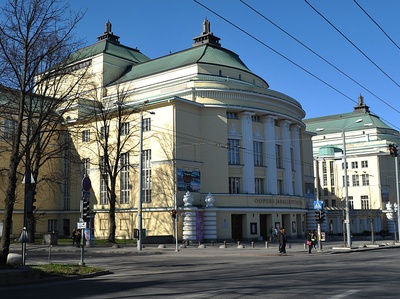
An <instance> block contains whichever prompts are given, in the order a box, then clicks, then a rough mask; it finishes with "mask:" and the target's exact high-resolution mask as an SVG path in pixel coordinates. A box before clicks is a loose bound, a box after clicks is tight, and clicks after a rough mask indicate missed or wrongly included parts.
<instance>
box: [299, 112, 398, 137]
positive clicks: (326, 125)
mask: <svg viewBox="0 0 400 299" xmlns="http://www.w3.org/2000/svg"><path fill="white" fill-rule="evenodd" d="M359 120H362V121H359ZM303 122H304V123H305V124H306V130H307V131H308V132H313V133H316V134H329V133H335V132H341V131H342V130H345V131H355V130H363V129H366V128H380V129H388V130H393V128H391V127H389V126H388V125H387V124H385V123H384V122H383V121H382V120H381V119H380V118H379V117H378V116H376V115H374V114H370V113H359V112H352V113H344V114H335V115H330V116H323V117H317V118H309V119H304V120H303Z"/></svg>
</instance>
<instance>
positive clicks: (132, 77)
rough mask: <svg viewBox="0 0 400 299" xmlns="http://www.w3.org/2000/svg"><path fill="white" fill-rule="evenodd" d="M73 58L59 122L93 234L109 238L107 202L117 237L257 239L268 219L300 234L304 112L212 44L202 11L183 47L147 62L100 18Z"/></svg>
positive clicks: (305, 185) (304, 195)
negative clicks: (78, 165)
mask: <svg viewBox="0 0 400 299" xmlns="http://www.w3.org/2000/svg"><path fill="white" fill-rule="evenodd" d="M74 59H76V60H77V61H79V64H80V65H85V66H89V69H90V74H91V84H87V85H86V86H84V89H85V92H82V97H81V99H80V100H79V101H77V102H76V103H75V104H74V105H72V106H71V107H70V109H69V111H68V113H66V114H65V120H66V125H67V126H68V129H69V130H70V131H71V132H74V136H76V137H75V138H74V147H75V149H76V151H77V153H78V155H79V157H80V159H81V160H82V161H83V164H84V165H83V166H84V167H83V171H82V173H81V174H82V175H87V176H89V177H90V179H91V183H92V189H91V193H90V205H91V210H92V212H93V213H92V219H93V221H92V229H93V231H94V235H95V237H96V238H107V236H108V235H109V231H110V221H109V220H110V219H109V217H110V200H114V201H115V209H114V208H112V209H113V210H114V211H115V223H116V226H115V228H116V230H115V236H116V238H118V239H122V238H126V239H130V238H136V237H138V233H137V232H138V229H139V230H140V231H142V234H141V236H143V242H153V241H154V242H155V241H157V242H159V241H161V240H163V241H166V240H167V239H170V240H172V238H177V239H178V240H183V241H189V242H190V241H193V242H206V241H248V240H268V239H269V238H270V237H271V231H272V230H273V229H274V228H275V227H280V228H282V227H283V228H285V230H286V233H287V235H288V236H289V237H292V238H296V237H298V236H304V234H305V230H306V227H307V223H306V220H307V218H306V214H307V200H308V199H310V200H312V199H313V198H314V195H313V193H314V176H313V158H312V144H311V135H312V134H310V133H307V132H306V131H305V125H304V124H303V122H302V120H303V118H304V116H305V112H304V110H303V109H302V107H301V105H300V103H299V102H297V101H296V100H295V99H293V98H291V97H290V96H287V95H285V94H282V93H280V92H278V91H274V90H271V89H270V88H269V85H268V83H267V82H266V81H265V80H264V79H263V78H261V77H259V76H258V75H256V74H254V73H253V72H252V71H251V70H250V69H249V68H248V67H247V66H246V65H245V63H244V62H243V61H242V60H241V59H240V58H239V56H238V55H237V54H235V53H234V52H232V51H231V50H228V49H225V48H223V47H222V45H221V43H220V39H219V38H218V37H217V36H215V35H214V34H213V33H212V32H211V30H210V22H209V21H208V20H205V21H204V22H203V26H202V32H201V34H200V36H198V37H195V38H194V42H193V45H192V47H190V48H188V49H186V50H183V51H180V52H177V53H171V54H169V55H167V56H163V57H159V58H155V59H150V58H148V57H147V56H145V55H144V54H142V53H141V52H140V51H139V50H137V49H132V48H129V47H125V46H123V45H121V44H120V42H119V37H118V36H116V35H114V34H113V33H112V31H111V24H110V23H107V24H106V31H105V32H104V34H103V35H101V36H99V38H98V42H97V43H96V44H94V45H92V46H89V47H87V48H85V49H82V50H81V51H79V52H78V53H76V56H75V58H74ZM108 161H111V162H112V163H110V164H109V165H114V166H116V168H115V170H116V172H115V173H114V174H117V176H116V177H115V178H116V179H113V176H112V175H111V176H110V174H109V173H107V169H108V167H109V165H108V166H107V162H108ZM112 185H114V186H115V190H116V192H115V195H116V196H115V198H110V194H111V193H110V186H112ZM71 188H73V186H71ZM139 198H140V199H141V200H140V201H139V200H138V199H139ZM135 232H136V233H135Z"/></svg>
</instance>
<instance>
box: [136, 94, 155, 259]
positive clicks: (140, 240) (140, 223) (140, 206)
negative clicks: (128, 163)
mask: <svg viewBox="0 0 400 299" xmlns="http://www.w3.org/2000/svg"><path fill="white" fill-rule="evenodd" d="M148 102H149V101H148V100H146V101H144V102H143V105H142V108H141V109H140V134H139V185H138V188H139V192H138V193H139V194H138V196H139V198H138V234H139V235H138V241H137V250H138V251H141V250H142V244H143V240H142V237H143V235H142V230H143V229H142V224H143V214H142V200H143V110H144V106H145V105H146V104H147V103H148ZM149 113H150V114H155V113H154V112H152V111H150V112H149Z"/></svg>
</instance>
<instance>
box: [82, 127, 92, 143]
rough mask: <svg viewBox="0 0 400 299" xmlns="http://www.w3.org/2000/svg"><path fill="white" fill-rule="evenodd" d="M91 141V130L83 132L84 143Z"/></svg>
mask: <svg viewBox="0 0 400 299" xmlns="http://www.w3.org/2000/svg"><path fill="white" fill-rule="evenodd" d="M89 141H90V130H84V131H82V142H89Z"/></svg>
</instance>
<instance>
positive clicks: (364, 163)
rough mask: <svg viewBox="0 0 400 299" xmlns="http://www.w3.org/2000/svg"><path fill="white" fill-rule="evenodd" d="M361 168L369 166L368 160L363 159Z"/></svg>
mask: <svg viewBox="0 0 400 299" xmlns="http://www.w3.org/2000/svg"><path fill="white" fill-rule="evenodd" d="M361 168H368V161H367V160H365V161H361Z"/></svg>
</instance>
